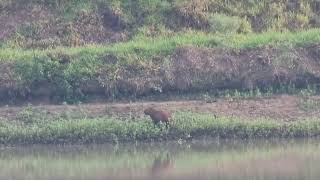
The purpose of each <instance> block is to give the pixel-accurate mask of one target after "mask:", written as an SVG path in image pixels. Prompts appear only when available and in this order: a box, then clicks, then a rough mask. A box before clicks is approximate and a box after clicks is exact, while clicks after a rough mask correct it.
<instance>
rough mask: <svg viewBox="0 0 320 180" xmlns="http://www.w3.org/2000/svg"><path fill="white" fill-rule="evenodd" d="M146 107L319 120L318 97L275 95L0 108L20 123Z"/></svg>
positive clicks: (135, 114)
mask: <svg viewBox="0 0 320 180" xmlns="http://www.w3.org/2000/svg"><path fill="white" fill-rule="evenodd" d="M149 106H154V107H157V108H162V109H167V110H170V111H172V112H175V111H192V112H198V113H203V112H205V113H212V114H214V115H216V116H218V117H219V116H220V117H221V116H228V117H241V118H244V119H252V120H254V119H258V118H269V119H276V120H279V121H282V122H286V121H295V120H298V119H301V118H317V117H320V96H312V97H301V96H293V95H274V96H272V97H258V98H250V99H231V98H220V99H215V100H214V101H204V100H175V101H161V102H156V101H144V102H134V103H102V102H99V103H89V104H80V105H36V106H33V105H32V106H29V108H28V106H20V107H10V106H2V107H1V108H0V119H1V118H2V119H7V120H23V118H26V115H27V116H32V117H35V118H45V119H48V120H50V119H55V118H59V117H60V118H71V119H76V118H84V117H87V118H96V117H104V116H121V117H124V118H126V119H127V118H130V119H132V120H134V119H138V118H143V117H144V115H143V109H145V108H146V107H149Z"/></svg>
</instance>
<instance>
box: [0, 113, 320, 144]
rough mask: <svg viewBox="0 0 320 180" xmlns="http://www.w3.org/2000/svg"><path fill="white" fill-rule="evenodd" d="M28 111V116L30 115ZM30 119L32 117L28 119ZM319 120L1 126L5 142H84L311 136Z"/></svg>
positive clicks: (189, 116) (183, 116)
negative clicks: (164, 126) (159, 125)
mask: <svg viewBox="0 0 320 180" xmlns="http://www.w3.org/2000/svg"><path fill="white" fill-rule="evenodd" d="M30 112H32V111H28V113H27V115H28V116H29V114H30ZM27 119H28V118H27ZM319 127H320V126H319V121H317V120H312V119H309V120H301V121H295V122H291V123H281V122H279V121H272V120H267V119H261V120H255V121H252V120H251V121H250V120H244V119H239V118H226V117H218V118H217V117H215V116H214V115H211V114H197V113H189V112H177V113H175V114H174V118H173V122H172V124H171V126H170V128H169V129H167V128H163V127H162V126H161V127H157V126H154V125H153V124H152V122H151V121H150V120H147V119H140V120H137V121H131V120H121V119H120V118H117V117H105V118H96V119H78V120H77V119H62V118H60V119H57V120H52V121H47V120H45V119H43V117H41V118H38V119H37V118H36V119H30V117H29V119H28V120H27V123H17V122H15V121H14V122H13V121H12V122H11V121H4V122H3V123H2V124H1V127H0V141H1V142H2V143H14V144H15V143H76V142H78V143H80V142H112V141H113V142H118V141H144V140H168V139H175V140H178V139H182V140H184V139H190V138H196V137H201V136H211V137H229V138H257V137H311V136H318V135H319V133H320V129H319Z"/></svg>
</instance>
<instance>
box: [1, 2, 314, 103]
mask: <svg viewBox="0 0 320 180" xmlns="http://www.w3.org/2000/svg"><path fill="white" fill-rule="evenodd" d="M319 7H320V4H319V2H318V1H317V0H310V1H305V0H304V1H299V2H298V1H294V2H292V1H288V0H280V1H274V2H269V1H267V0H263V1H252V0H245V1H235V0H231V1H225V0H194V1H183V0H148V1H145V0H138V1H135V2H134V3H133V2H132V1H130V0H120V1H119V0H97V1H90V0H68V1H67V0H27V1H24V4H23V6H21V3H20V1H19V0H3V1H1V2H0V22H2V24H4V25H3V26H1V27H0V32H1V33H0V42H1V43H0V100H1V102H5V103H10V101H17V100H23V101H26V100H32V99H35V98H38V99H41V100H42V101H46V102H47V101H54V102H63V101H67V102H75V101H84V100H86V99H90V98H92V96H97V97H103V98H108V99H118V98H129V97H134V98H137V97H141V96H146V95H153V94H161V93H169V92H179V93H180V92H184V93H186V92H189V91H191V92H194V91H207V90H212V89H214V90H218V89H219V90H220V89H227V90H228V89H237V90H238V91H243V90H251V91H252V90H253V89H258V88H260V89H263V90H266V89H269V88H274V89H276V88H278V89H280V88H282V87H286V86H292V85H296V86H299V88H300V87H302V88H304V87H306V86H308V85H310V86H312V85H315V84H317V83H318V82H319V79H318V75H317V74H316V73H315V72H317V70H315V69H312V68H317V67H312V68H310V67H308V66H306V64H312V62H313V61H314V59H315V58H316V57H317V56H319V51H318V45H319V42H320V30H319V26H320V22H318V20H319V19H320V18H319ZM35 14H37V15H35ZM38 14H40V15H38ZM183 48H185V49H183ZM206 48H212V49H210V50H208V49H206ZM181 49H182V50H181ZM185 51H186V52H185ZM188 52H189V53H188ZM306 53H308V54H311V55H310V56H307V55H305V56H302V55H303V54H306ZM185 54H187V55H185ZM195 54H201V56H203V57H201V61H202V62H197V61H196V59H197V57H194V56H193V55H195ZM220 54H221V55H222V56H219V55H220ZM301 54H302V55H301ZM249 55H250V58H248V57H249ZM185 59H187V61H183V60H185ZM221 59H229V60H230V61H231V62H234V61H236V60H237V59H240V60H241V63H234V64H233V65H232V66H230V67H228V66H227V65H226V64H223V63H222V62H221V64H218V65H213V64H214V61H219V60H221ZM306 59H307V60H308V62H306ZM248 60H252V61H253V62H248ZM180 61H181V62H180ZM188 61H189V62H188ZM309 61H311V62H309ZM261 62H262V63H265V65H264V67H262V68H266V69H271V70H269V71H268V72H263V73H264V74H259V73H258V72H259V70H258V69H259V68H261V67H260V63H261ZM187 63H189V64H187ZM210 63H211V65H212V66H205V65H203V64H210ZM179 64H180V65H179ZM250 64H254V65H255V67H251V65H250ZM186 67H192V68H194V69H192V68H191V69H188V68H186ZM196 67H197V68H199V69H201V70H199V69H195V68H196ZM231 67H234V69H232V68H231ZM206 68H207V69H206ZM220 69H223V70H222V71H223V72H219V70H220ZM230 69H232V72H229V71H228V70H230ZM200 71H201V72H200ZM196 72H200V73H196ZM244 72H248V73H247V74H246V73H244ZM183 77H184V79H183ZM253 77H254V78H253ZM266 78H267V79H266ZM301 81H303V82H301ZM221 84H222V85H221Z"/></svg>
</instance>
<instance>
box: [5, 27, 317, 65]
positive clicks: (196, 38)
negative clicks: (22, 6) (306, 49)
mask: <svg viewBox="0 0 320 180" xmlns="http://www.w3.org/2000/svg"><path fill="white" fill-rule="evenodd" d="M318 42H320V29H310V30H306V31H299V32H282V33H281V32H272V31H270V32H265V33H258V34H255V33H253V34H226V35H224V34H214V33H209V34H208V33H203V32H193V31H190V32H187V33H178V34H176V35H172V36H169V37H168V36H159V37H155V38H148V37H136V38H135V39H133V40H131V41H129V42H124V43H117V44H114V45H106V46H102V45H88V46H83V47H60V48H56V49H46V50H37V49H35V50H24V49H11V48H5V49H0V61H14V60H28V59H29V60H30V59H32V58H34V57H41V56H45V55H47V54H48V53H59V52H60V53H63V54H68V55H79V54H80V56H81V54H90V55H92V56H96V55H103V54H109V53H110V54H114V55H119V56H121V55H124V56H128V57H130V56H138V57H139V58H140V59H148V58H150V57H151V56H153V55H159V54H163V55H168V54H170V53H171V52H172V51H173V50H174V49H176V48H178V47H181V46H186V45H191V46H198V47H226V48H234V49H248V48H258V47H263V46H266V45H271V46H280V47H281V46H286V45H289V46H305V45H310V44H313V43H318ZM137 50H139V51H138V52H137Z"/></svg>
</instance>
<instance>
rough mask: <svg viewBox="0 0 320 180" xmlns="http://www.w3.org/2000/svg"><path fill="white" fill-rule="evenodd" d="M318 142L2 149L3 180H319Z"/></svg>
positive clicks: (1, 168) (215, 141) (225, 142)
mask: <svg viewBox="0 0 320 180" xmlns="http://www.w3.org/2000/svg"><path fill="white" fill-rule="evenodd" d="M318 142H320V141H319V140H317V139H309V140H306V139H300V140H290V141H286V140H256V141H239V140H237V141H236V140H220V141H218V140H201V141H200V140H199V141H194V142H188V143H182V144H179V143H177V142H168V143H141V144H120V145H86V146H84V145H81V146H80V145H79V146H30V147H26V146H24V147H1V148H0V179H7V180H10V179H43V180H49V179H71V180H73V179H77V180H79V179H101V180H102V179H103V180H107V179H137V180H140V179H153V180H160V179H215V180H216V179H217V180H229V179H230V180H231V179H233V180H266V179H268V180H278V179H279V180H304V179H306V180H313V179H314V180H319V179H320V152H319V150H320V149H319V148H320V145H319V143H318Z"/></svg>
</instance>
